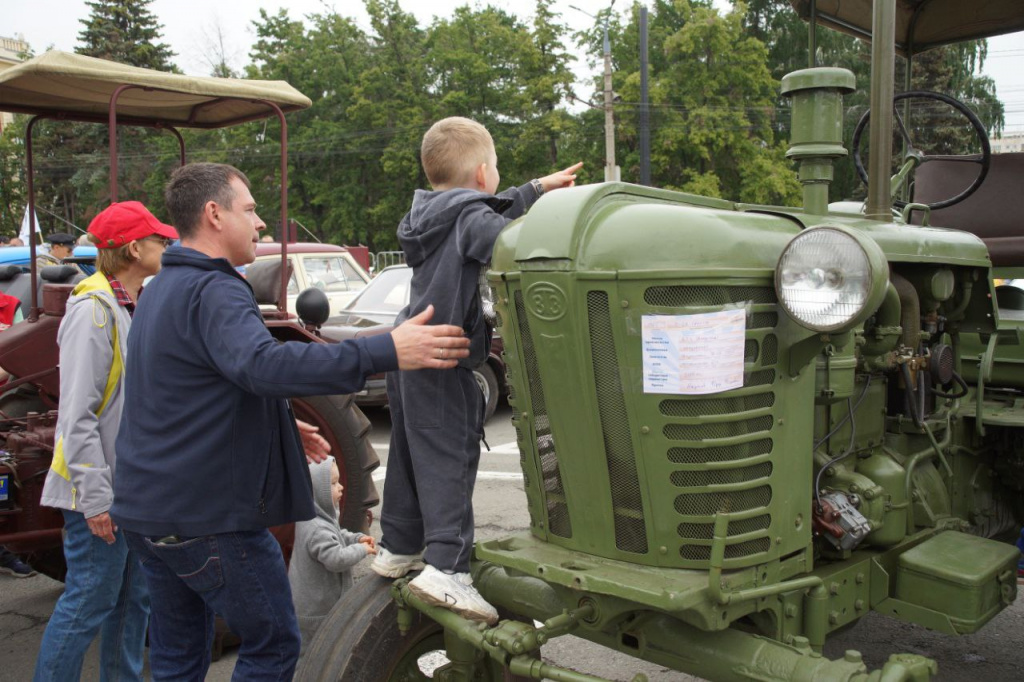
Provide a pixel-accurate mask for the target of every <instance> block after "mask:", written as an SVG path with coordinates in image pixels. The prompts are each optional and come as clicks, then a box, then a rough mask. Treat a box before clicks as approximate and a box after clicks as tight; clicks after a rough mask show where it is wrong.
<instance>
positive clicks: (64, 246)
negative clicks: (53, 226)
mask: <svg viewBox="0 0 1024 682" xmlns="http://www.w3.org/2000/svg"><path fill="white" fill-rule="evenodd" d="M46 243H47V244H49V245H50V252H49V253H42V254H39V255H38V256H36V265H37V266H38V267H40V268H43V267H46V266H47V265H60V263H61V261H62V260H64V259H65V258H67V257H69V256H70V255H71V254H72V252H74V250H75V238H74V237H72V236H71V235H70V234H68V233H67V232H51V233H50V234H49V235H48V236H47V237H46Z"/></svg>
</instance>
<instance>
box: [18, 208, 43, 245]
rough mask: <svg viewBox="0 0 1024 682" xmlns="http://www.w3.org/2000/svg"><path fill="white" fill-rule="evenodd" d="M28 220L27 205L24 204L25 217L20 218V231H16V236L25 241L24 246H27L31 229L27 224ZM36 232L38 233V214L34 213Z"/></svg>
mask: <svg viewBox="0 0 1024 682" xmlns="http://www.w3.org/2000/svg"><path fill="white" fill-rule="evenodd" d="M28 220H29V219H28V206H27V205H26V206H25V217H24V218H22V219H21V232H19V233H18V236H19V237H20V238H21V241H23V242H25V246H28V239H29V232H30V231H31V227H30V226H29V222H28ZM36 234H39V216H38V215H36Z"/></svg>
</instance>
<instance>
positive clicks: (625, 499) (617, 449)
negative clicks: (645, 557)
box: [587, 291, 647, 553]
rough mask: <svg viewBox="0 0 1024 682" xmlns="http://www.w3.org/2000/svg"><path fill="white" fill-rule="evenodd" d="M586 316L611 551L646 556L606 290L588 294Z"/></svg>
mask: <svg viewBox="0 0 1024 682" xmlns="http://www.w3.org/2000/svg"><path fill="white" fill-rule="evenodd" d="M587 311H588V313H589V320H590V342H591V346H592V348H593V353H592V361H593V367H594V384H595V387H596V389H597V404H598V412H599V413H600V415H601V431H602V435H603V436H604V453H605V461H606V463H607V465H608V479H609V484H610V486H611V496H612V508H613V512H614V519H615V546H616V547H618V548H619V549H621V550H623V551H626V552H636V553H646V552H647V525H646V523H645V521H644V509H643V500H642V499H641V495H640V479H639V477H638V475H637V468H636V453H635V452H634V451H633V441H632V437H631V434H630V430H629V420H628V418H627V416H626V400H625V397H624V396H623V392H622V381H621V379H620V378H619V366H618V362H617V360H616V355H615V339H614V337H613V335H612V321H611V315H610V313H609V310H608V294H607V293H606V292H604V291H591V292H589V293H588V294H587Z"/></svg>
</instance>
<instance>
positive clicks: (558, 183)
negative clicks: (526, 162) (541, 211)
mask: <svg viewBox="0 0 1024 682" xmlns="http://www.w3.org/2000/svg"><path fill="white" fill-rule="evenodd" d="M582 167H583V162H582V161H580V162H579V163H576V164H573V165H571V166H569V167H568V168H566V169H565V170H560V171H558V172H557V173H552V174H551V175H546V176H544V177H543V178H540V184H541V186H542V187H543V188H544V191H545V192H550V191H551V190H554V189H562V188H563V187H573V186H574V185H575V184H576V171H578V170H579V169H580V168H582Z"/></svg>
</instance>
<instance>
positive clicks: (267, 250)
mask: <svg viewBox="0 0 1024 682" xmlns="http://www.w3.org/2000/svg"><path fill="white" fill-rule="evenodd" d="M346 252H348V249H347V248H345V247H344V246H338V245H337V244H321V243H317V242H289V243H288V253H346ZM280 253H281V242H259V243H258V244H256V256H257V257H259V256H266V255H268V254H274V255H278V254H280Z"/></svg>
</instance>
